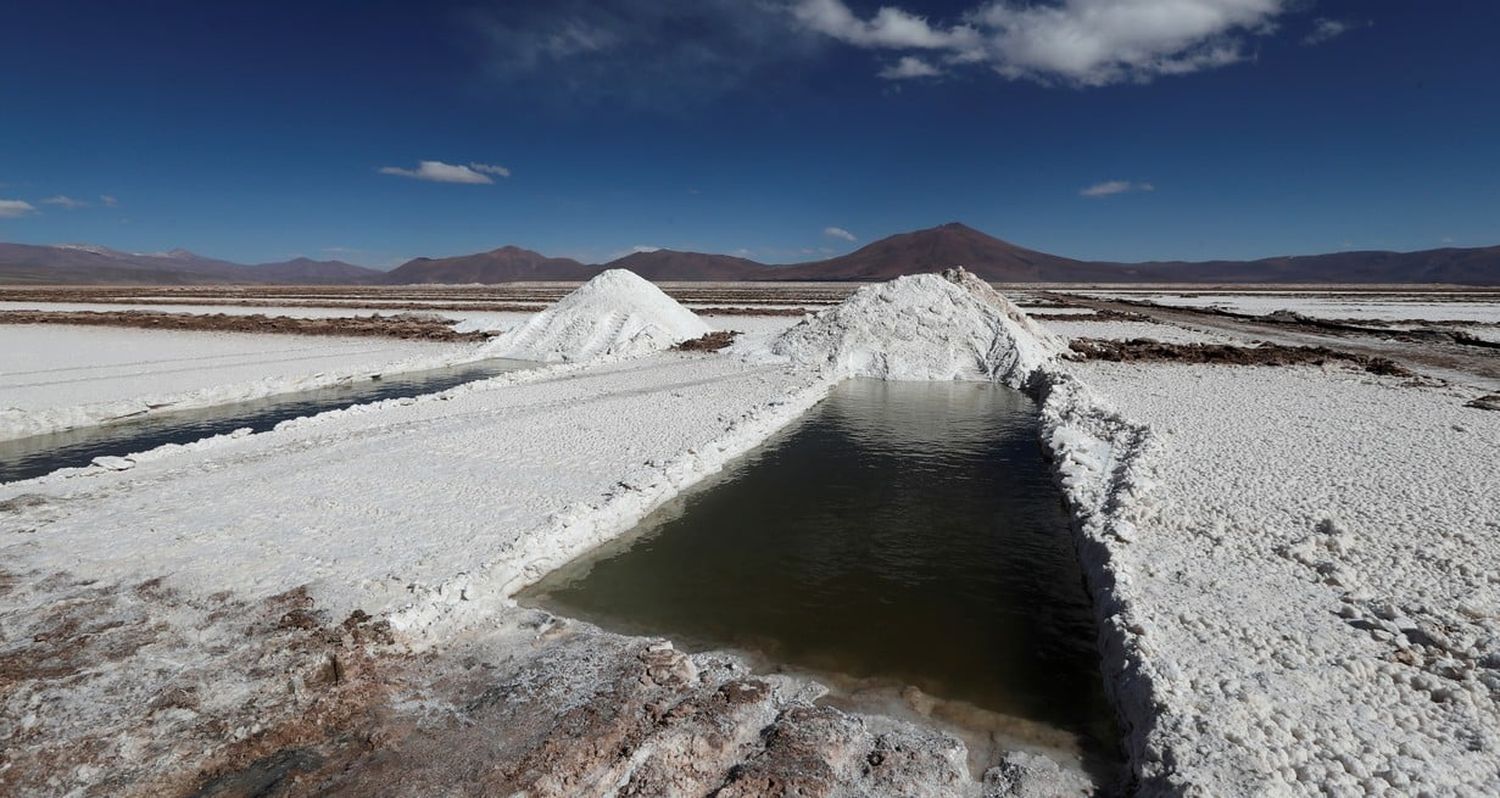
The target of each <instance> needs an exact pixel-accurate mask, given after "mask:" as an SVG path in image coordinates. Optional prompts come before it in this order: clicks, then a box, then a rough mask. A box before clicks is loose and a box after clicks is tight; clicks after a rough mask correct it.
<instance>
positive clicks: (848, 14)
mask: <svg viewBox="0 0 1500 798" xmlns="http://www.w3.org/2000/svg"><path fill="white" fill-rule="evenodd" d="M792 15H793V16H794V17H796V18H797V20H798V21H799V22H801V23H802V24H803V25H804V26H806V27H807V28H808V29H809V30H813V31H816V32H818V33H822V34H824V35H826V36H832V37H833V38H835V39H838V40H840V41H844V42H848V43H849V44H854V45H858V46H860V47H888V48H909V49H923V50H965V49H969V48H973V47H977V46H978V45H979V32H978V31H976V30H974V29H973V28H971V27H969V26H967V25H955V26H952V27H949V28H935V27H933V26H931V25H929V24H928V23H927V20H926V19H925V18H923V17H919V16H917V15H915V14H910V13H907V12H905V11H902V10H901V9H899V8H892V7H890V6H886V7H884V8H881V9H880V10H879V11H877V12H875V16H874V17H872V18H870V19H869V20H868V21H867V20H862V19H860V18H859V17H856V16H855V15H854V12H853V11H850V10H849V7H848V6H846V5H844V3H843V0H800V2H798V3H797V4H796V5H795V6H793V7H792Z"/></svg>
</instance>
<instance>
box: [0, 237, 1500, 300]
mask: <svg viewBox="0 0 1500 798" xmlns="http://www.w3.org/2000/svg"><path fill="white" fill-rule="evenodd" d="M950 266H963V267H965V268H967V269H968V270H970V271H972V272H974V273H975V274H978V275H979V276H980V277H982V278H984V279H986V280H991V281H994V282H1013V283H1019V282H1026V283H1226V284H1233V283H1250V284H1254V283H1452V284H1457V285H1500V246H1495V247H1483V248H1474V249H1457V248H1447V249H1432V250H1425V251H1422V252H1336V253H1332V254H1327V255H1297V256H1286V257H1276V258H1264V259H1261V260H1254V261H1228V260H1225V261H1204V262H1186V261H1159V262H1149V263H1110V262H1100V261H1081V260H1074V259H1072V258H1064V257H1061V256H1059V255H1051V254H1048V253H1045V252H1038V251H1036V250H1033V249H1026V248H1025V247H1020V246H1017V245H1015V244H1012V243H1009V242H1007V241H1002V240H1000V239H998V238H995V237H993V236H991V235H988V234H986V233H982V232H980V231H978V230H975V229H974V228H972V227H969V226H967V225H963V224H959V223H957V222H953V223H949V224H945V225H940V226H938V227H932V228H928V229H926V230H916V231H913V232H910V233H900V234H898V235H893V236H889V237H887V238H882V239H880V240H879V241H876V242H874V243H871V244H868V245H866V246H864V247H861V248H859V249H857V250H855V251H854V252H851V253H849V254H847V255H840V256H838V257H834V258H828V259H826V260H820V261H813V262H810V263H798V264H793V265H790V266H768V265H766V264H762V263H757V262H755V261H753V260H748V259H746V258H737V257H733V256H730V255H713V254H707V253H702V252H679V251H675V250H670V249H660V250H655V251H652V252H637V253H634V254H631V255H626V256H625V257H623V258H619V259H617V260H614V261H611V262H609V263H606V264H603V265H587V264H583V263H580V262H578V261H576V260H573V259H571V258H550V257H547V256H546V255H543V254H541V253H539V252H533V251H532V250H529V249H522V248H520V247H515V246H507V247H501V248H499V249H495V250H491V251H489V252H480V253H477V254H473V255H460V256H456V257H450V258H416V259H414V260H411V261H407V262H406V263H404V264H402V265H401V266H400V267H398V268H396V269H394V270H392V271H390V272H384V273H382V272H377V271H375V270H373V269H366V268H364V267H361V266H354V265H351V264H348V263H342V262H340V261H314V260H309V259H307V258H298V259H296V260H290V261H285V262H282V263H263V264H259V265H254V266H244V265H239V264H235V263H230V262H228V261H221V260H214V259H212V258H205V257H202V256H200V255H195V254H193V253H191V252H185V251H182V250H173V251H172V252H165V253H151V254H140V253H128V252H118V251H116V250H111V249H106V248H104V247H92V246H54V247H42V246H32V245H28V244H0V284H25V283H33V284H47V283H52V284H119V285H192V284H200V285H201V284H211V283H267V284H269V283H304V284H343V285H359V284H372V283H384V284H409V283H506V282H517V281H523V280H528V281H542V280H563V281H577V280H586V279H588V278H590V277H592V276H594V275H595V274H598V273H599V272H600V271H601V270H603V269H607V268H621V269H629V270H631V271H633V272H635V273H636V274H639V275H641V276H642V277H645V278H647V279H650V280H661V281H667V280H735V281H749V280H889V279H891V278H892V277H897V276H899V275H902V274H917V273H921V272H930V271H935V270H938V269H944V268H948V267H950Z"/></svg>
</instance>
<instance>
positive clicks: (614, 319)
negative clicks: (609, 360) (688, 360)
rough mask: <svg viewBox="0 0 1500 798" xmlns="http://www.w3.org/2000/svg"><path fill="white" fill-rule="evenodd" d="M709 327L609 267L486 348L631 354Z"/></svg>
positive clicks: (572, 357) (553, 354)
mask: <svg viewBox="0 0 1500 798" xmlns="http://www.w3.org/2000/svg"><path fill="white" fill-rule="evenodd" d="M709 330H710V327H709V326H708V325H707V324H706V323H704V321H703V320H702V319H700V318H698V316H697V315H696V314H694V313H693V312H692V311H691V310H688V309H687V308H685V307H683V306H682V305H680V304H678V303H677V300H675V299H672V298H671V297H669V296H667V295H666V294H665V293H662V290H661V289H660V288H657V287H656V286H655V285H653V284H652V283H651V282H650V281H648V280H645V279H643V278H641V277H639V276H637V275H636V274H634V273H633V272H629V271H626V270H625V269H610V270H609V271H606V272H602V273H600V274H599V275H598V276H597V277H595V278H594V279H592V280H589V281H588V282H587V283H584V284H583V285H582V286H579V288H578V289H577V290H575V291H574V292H573V293H571V294H568V295H567V296H565V297H563V298H562V299H560V300H558V301H557V304H555V305H553V306H552V307H550V308H548V309H546V310H544V311H542V312H541V313H538V314H537V315H536V316H533V317H532V318H531V319H530V320H529V321H527V322H526V323H525V324H523V325H521V326H520V327H517V328H516V329H514V330H511V331H509V332H506V333H504V334H502V335H500V336H499V337H497V338H496V339H495V340H494V341H492V342H491V343H490V344H489V345H488V347H486V353H487V354H489V355H490V356H492V357H505V358H514V359H516V360H538V361H544V362H556V361H583V360H594V359H596V358H600V357H630V356H633V355H643V354H647V353H650V352H658V351H661V350H663V349H666V348H668V347H670V346H672V345H673V344H676V343H680V342H682V341H686V340H688V339H690V338H697V337H699V336H701V335H704V334H705V333H707V332H709Z"/></svg>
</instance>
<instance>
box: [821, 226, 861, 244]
mask: <svg viewBox="0 0 1500 798" xmlns="http://www.w3.org/2000/svg"><path fill="white" fill-rule="evenodd" d="M823 235H825V236H828V237H829V238H842V239H844V240H845V241H858V240H859V239H858V238H856V237H855V236H854V234H853V233H851V232H849V231H848V230H845V229H844V228H842V227H825V228H823Z"/></svg>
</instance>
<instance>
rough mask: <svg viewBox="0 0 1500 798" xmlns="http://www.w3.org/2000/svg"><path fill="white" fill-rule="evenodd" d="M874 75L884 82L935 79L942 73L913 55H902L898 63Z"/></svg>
mask: <svg viewBox="0 0 1500 798" xmlns="http://www.w3.org/2000/svg"><path fill="white" fill-rule="evenodd" d="M876 74H878V75H879V76H880V77H882V78H885V79H886V80H911V79H912V78H933V77H937V76H938V75H941V74H943V71H942V70H941V69H938V68H937V67H935V66H933V65H932V64H929V63H927V62H926V61H923V60H922V59H920V58H918V57H916V56H914V55H903V56H901V60H900V61H897V62H896V63H894V64H891V65H890V66H887V67H886V68H885V69H882V70H880V71H879V72H878V73H876Z"/></svg>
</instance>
